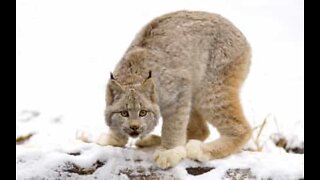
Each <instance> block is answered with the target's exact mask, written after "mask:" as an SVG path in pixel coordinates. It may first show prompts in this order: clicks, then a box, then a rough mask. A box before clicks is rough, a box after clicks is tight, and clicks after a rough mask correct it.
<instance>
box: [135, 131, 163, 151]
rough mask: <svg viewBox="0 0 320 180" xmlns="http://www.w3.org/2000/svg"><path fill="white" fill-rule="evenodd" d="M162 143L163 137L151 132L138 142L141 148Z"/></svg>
mask: <svg viewBox="0 0 320 180" xmlns="http://www.w3.org/2000/svg"><path fill="white" fill-rule="evenodd" d="M159 145H161V137H160V136H158V135H154V134H150V135H147V136H145V137H143V138H141V139H139V140H137V142H136V146H137V147H139V148H144V147H154V146H159Z"/></svg>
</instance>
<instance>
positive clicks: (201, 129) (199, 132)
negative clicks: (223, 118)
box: [187, 110, 210, 141]
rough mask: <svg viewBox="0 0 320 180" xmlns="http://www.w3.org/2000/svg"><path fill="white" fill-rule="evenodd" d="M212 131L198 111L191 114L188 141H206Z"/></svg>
mask: <svg viewBox="0 0 320 180" xmlns="http://www.w3.org/2000/svg"><path fill="white" fill-rule="evenodd" d="M209 134H210V131H209V128H208V123H207V121H206V120H205V119H203V118H202V117H201V116H200V115H199V113H198V112H197V111H196V110H193V111H192V112H191V116H190V120H189V124H188V128H187V139H188V140H190V139H197V140H200V141H204V140H205V139H207V137H208V136H209Z"/></svg>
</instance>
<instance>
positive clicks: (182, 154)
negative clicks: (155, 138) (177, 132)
mask: <svg viewBox="0 0 320 180" xmlns="http://www.w3.org/2000/svg"><path fill="white" fill-rule="evenodd" d="M186 156H187V152H186V149H185V147H183V146H178V147H175V148H173V149H168V150H164V149H160V150H157V151H156V152H155V153H154V154H153V158H154V160H155V162H156V164H157V165H158V167H160V168H162V169H167V168H170V167H174V166H176V165H177V164H178V163H179V162H180V161H181V160H182V159H184V158H186Z"/></svg>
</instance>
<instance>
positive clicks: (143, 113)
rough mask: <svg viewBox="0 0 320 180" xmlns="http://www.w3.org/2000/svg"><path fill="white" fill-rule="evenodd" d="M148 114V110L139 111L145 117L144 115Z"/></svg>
mask: <svg viewBox="0 0 320 180" xmlns="http://www.w3.org/2000/svg"><path fill="white" fill-rule="evenodd" d="M146 115H147V111H146V110H141V111H140V112H139V116H140V117H144V116H146Z"/></svg>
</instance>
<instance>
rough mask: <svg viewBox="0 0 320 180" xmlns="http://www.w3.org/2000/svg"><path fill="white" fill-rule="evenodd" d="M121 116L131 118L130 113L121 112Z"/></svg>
mask: <svg viewBox="0 0 320 180" xmlns="http://www.w3.org/2000/svg"><path fill="white" fill-rule="evenodd" d="M120 114H121V116H123V117H129V112H128V111H121V112H120Z"/></svg>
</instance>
